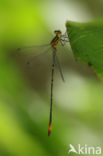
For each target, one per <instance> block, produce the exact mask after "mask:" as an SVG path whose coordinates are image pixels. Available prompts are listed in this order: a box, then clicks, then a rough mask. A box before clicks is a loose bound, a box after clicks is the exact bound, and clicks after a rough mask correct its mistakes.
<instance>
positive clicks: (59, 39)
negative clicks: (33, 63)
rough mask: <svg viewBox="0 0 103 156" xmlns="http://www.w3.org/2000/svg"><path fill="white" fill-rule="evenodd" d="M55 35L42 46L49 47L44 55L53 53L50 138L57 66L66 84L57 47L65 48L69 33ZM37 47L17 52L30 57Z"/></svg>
mask: <svg viewBox="0 0 103 156" xmlns="http://www.w3.org/2000/svg"><path fill="white" fill-rule="evenodd" d="M54 33H55V37H54V38H53V39H52V41H51V42H50V43H49V44H47V45H42V46H41V47H47V49H46V50H44V51H43V53H46V52H48V51H49V50H51V51H52V65H51V66H52V69H51V90H50V118H49V127H48V136H50V134H51V131H52V104H53V81H54V69H55V66H57V67H58V70H59V72H60V76H61V79H62V80H63V82H64V76H63V73H62V69H61V65H60V63H59V59H58V57H57V46H58V44H59V43H61V45H62V46H64V45H65V43H66V42H68V36H67V33H64V34H62V32H61V30H56V31H54ZM35 47H36V46H30V47H23V48H18V49H17V51H18V52H20V53H22V52H23V53H24V55H26V53H25V51H26V52H28V55H29V51H32V52H33V50H34V48H35ZM37 48H38V46H37ZM38 55H39V54H37V56H38ZM33 57H36V56H35V55H34V56H33ZM32 59H33V58H32Z"/></svg>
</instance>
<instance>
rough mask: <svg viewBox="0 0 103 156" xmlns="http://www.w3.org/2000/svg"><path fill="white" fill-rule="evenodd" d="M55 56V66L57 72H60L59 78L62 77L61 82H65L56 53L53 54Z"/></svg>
mask: <svg viewBox="0 0 103 156" xmlns="http://www.w3.org/2000/svg"><path fill="white" fill-rule="evenodd" d="M55 56H56V57H55V58H56V64H57V67H58V69H59V72H60V75H61V78H62V80H63V82H65V80H64V76H63V72H62V69H61V65H60V63H59V59H58V57H57V55H56V54H55Z"/></svg>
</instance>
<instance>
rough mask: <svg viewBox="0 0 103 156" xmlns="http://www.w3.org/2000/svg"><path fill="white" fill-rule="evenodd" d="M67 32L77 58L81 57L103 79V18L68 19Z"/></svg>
mask: <svg viewBox="0 0 103 156" xmlns="http://www.w3.org/2000/svg"><path fill="white" fill-rule="evenodd" d="M66 27H67V33H68V36H69V40H70V44H71V48H72V50H73V53H74V56H75V58H76V59H78V58H79V59H81V60H82V61H84V62H85V63H87V64H88V65H89V66H91V67H92V69H93V70H94V71H95V72H96V74H97V75H98V76H99V77H100V78H101V79H102V80H103V20H98V21H93V22H90V23H77V22H71V21H67V23H66Z"/></svg>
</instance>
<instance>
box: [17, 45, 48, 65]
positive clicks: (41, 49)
mask: <svg viewBox="0 0 103 156" xmlns="http://www.w3.org/2000/svg"><path fill="white" fill-rule="evenodd" d="M50 49H51V45H50V44H45V45H40V46H30V47H22V48H17V50H16V56H17V57H24V58H25V60H26V62H27V63H30V62H31V61H33V60H34V59H35V58H37V57H38V56H39V55H42V54H44V53H46V52H48V51H49V50H50Z"/></svg>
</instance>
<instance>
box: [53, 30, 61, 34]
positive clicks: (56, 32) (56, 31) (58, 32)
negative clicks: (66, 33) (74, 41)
mask: <svg viewBox="0 0 103 156" xmlns="http://www.w3.org/2000/svg"><path fill="white" fill-rule="evenodd" d="M54 33H55V34H56V35H61V33H62V31H61V30H55V31H54Z"/></svg>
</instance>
